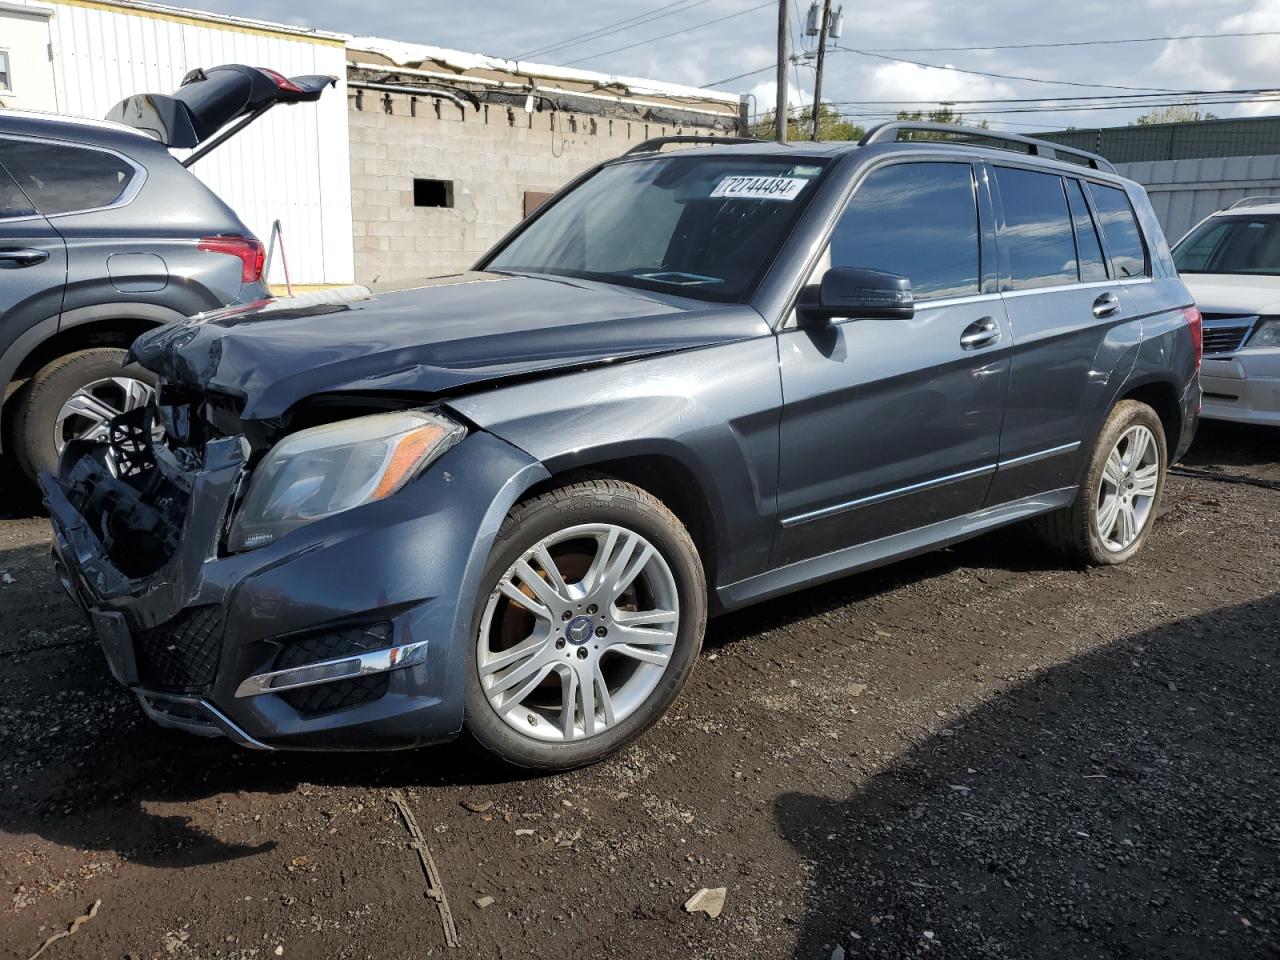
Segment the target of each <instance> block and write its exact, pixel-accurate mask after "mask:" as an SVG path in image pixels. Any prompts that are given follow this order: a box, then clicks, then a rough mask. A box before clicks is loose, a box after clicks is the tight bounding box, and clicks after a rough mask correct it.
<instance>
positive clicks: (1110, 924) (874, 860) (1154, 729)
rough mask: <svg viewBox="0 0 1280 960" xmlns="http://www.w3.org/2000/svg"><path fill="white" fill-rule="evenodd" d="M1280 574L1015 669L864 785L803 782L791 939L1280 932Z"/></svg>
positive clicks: (950, 951)
mask: <svg viewBox="0 0 1280 960" xmlns="http://www.w3.org/2000/svg"><path fill="white" fill-rule="evenodd" d="M1277 624H1280V594H1273V595H1271V596H1270V597H1268V598H1266V599H1264V600H1260V601H1257V602H1253V603H1247V604H1242V605H1239V606H1233V607H1227V608H1223V609H1220V610H1217V611H1213V612H1211V613H1206V614H1204V615H1201V616H1197V617H1194V618H1191V619H1187V620H1182V621H1178V622H1174V623H1170V624H1168V625H1166V626H1161V627H1159V628H1157V629H1153V630H1150V631H1147V632H1145V633H1142V634H1139V635H1135V636H1132V637H1129V638H1127V639H1125V640H1122V641H1118V642H1116V643H1113V644H1110V645H1108V646H1106V647H1104V648H1101V649H1099V650H1098V651H1096V652H1094V653H1090V654H1088V655H1085V656H1081V657H1079V658H1077V659H1075V660H1072V661H1069V662H1066V663H1062V664H1060V665H1057V666H1054V667H1052V668H1050V669H1048V670H1045V671H1044V672H1043V673H1041V674H1039V675H1038V676H1036V677H1035V678H1033V679H1031V680H1030V681H1027V682H1025V683H1021V684H1019V685H1017V686H1014V687H1012V688H1010V689H1008V690H1007V691H1005V692H1003V693H1001V694H1000V695H998V696H996V697H994V698H993V699H991V700H990V701H989V702H987V703H985V704H983V705H982V706H981V707H979V708H978V709H976V710H974V711H973V712H971V713H969V714H968V715H967V716H964V717H963V718H962V719H960V720H958V721H957V722H955V723H954V724H953V725H951V726H950V727H948V728H947V729H946V730H944V731H942V733H941V735H939V736H934V737H930V738H928V739H927V740H925V741H923V742H921V743H919V744H918V745H917V746H916V747H915V748H914V749H912V750H911V751H910V752H909V753H907V754H905V755H903V756H901V757H900V758H898V759H897V760H896V761H895V762H894V763H893V764H892V766H891V767H890V768H889V769H887V770H886V771H885V772H883V773H880V774H878V775H877V776H875V777H874V778H873V779H872V780H871V781H870V782H869V784H868V785H867V786H866V787H865V788H863V789H860V790H859V791H858V792H857V793H856V794H855V795H854V796H851V797H849V798H847V799H844V800H839V801H832V800H830V799H827V798H823V797H819V796H812V795H805V794H800V793H790V794H786V795H783V796H782V797H780V798H779V799H778V800H777V801H776V804H775V816H776V820H777V825H778V829H779V830H780V831H781V832H782V834H783V835H784V836H785V837H786V838H787V840H788V841H789V842H790V843H791V844H793V845H794V847H795V848H796V850H797V851H798V852H799V853H800V855H801V856H802V857H803V858H805V859H806V860H807V861H809V862H810V863H811V864H812V865H813V867H814V870H813V873H812V875H811V880H812V883H811V893H810V899H809V906H808V913H807V916H806V917H804V918H803V920H802V921H801V925H800V931H799V940H798V947H797V950H796V952H795V956H796V957H797V958H805V960H811V958H814V957H823V958H825V957H829V956H831V955H832V951H833V950H834V949H835V948H836V946H837V945H838V946H840V947H841V949H842V950H844V951H847V953H846V955H848V956H857V957H886V958H888V957H892V958H900V957H907V956H921V955H930V954H936V955H942V956H962V957H1006V956H1028V955H1035V956H1036V957H1057V956H1063V957H1071V958H1079V957H1108V958H1110V957H1154V956H1161V957H1187V958H1191V957H1195V958H1205V957H1224V958H1226V957H1230V958H1242V957H1246V956H1275V955H1276V954H1277V952H1280V822H1278V820H1277V817H1276V810H1277V802H1278V798H1280V753H1278V752H1277V750H1276V743H1277V738H1278V737H1280V670H1278V669H1277V659H1276V648H1277V641H1278V640H1280V627H1278V626H1277Z"/></svg>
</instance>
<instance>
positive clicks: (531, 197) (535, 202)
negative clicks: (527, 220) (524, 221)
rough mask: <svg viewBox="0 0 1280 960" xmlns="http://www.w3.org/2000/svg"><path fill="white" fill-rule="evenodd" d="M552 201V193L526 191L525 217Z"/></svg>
mask: <svg viewBox="0 0 1280 960" xmlns="http://www.w3.org/2000/svg"><path fill="white" fill-rule="evenodd" d="M550 199H551V194H550V193H542V192H540V191H538V190H526V191H525V192H524V215H525V216H526V217H527V216H528V215H529V214H531V213H533V211H535V210H537V209H538V208H539V207H540V206H542V205H543V204H544V203H546V202H547V201H548V200H550Z"/></svg>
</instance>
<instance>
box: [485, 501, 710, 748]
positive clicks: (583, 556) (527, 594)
mask: <svg viewBox="0 0 1280 960" xmlns="http://www.w3.org/2000/svg"><path fill="white" fill-rule="evenodd" d="M477 607H478V609H477V611H476V615H475V618H474V622H473V630H472V638H473V640H472V643H471V645H470V647H471V649H470V651H469V652H470V657H469V659H468V670H467V728H468V730H469V731H470V733H471V735H472V736H473V737H475V739H476V740H478V741H479V742H480V743H481V744H482V745H483V746H485V747H486V748H488V749H489V750H490V751H492V752H493V753H495V754H497V755H498V756H499V757H501V758H502V759H504V760H506V761H508V762H510V763H514V764H516V765H519V766H523V767H533V768H540V769H548V770H565V769H570V768H573V767H578V766H582V765H584V764H588V763H593V762H594V761H596V760H599V759H601V758H603V757H605V756H608V755H609V754H611V753H613V752H615V751H617V750H619V749H621V748H622V747H623V746H625V745H626V744H628V743H630V742H631V741H632V740H634V739H635V738H636V737H638V736H639V735H640V734H641V733H643V732H644V731H645V730H647V729H648V728H649V727H650V726H652V725H653V724H654V723H655V722H656V721H657V720H658V719H659V718H660V717H661V716H662V715H663V714H664V713H665V712H666V711H667V709H668V708H669V707H670V706H671V704H672V703H673V702H674V701H675V699H676V697H677V696H678V695H679V693H680V690H681V688H682V687H683V686H684V683H685V681H686V680H687V679H688V676H689V673H690V671H691V670H692V669H693V663H694V660H695V659H696V657H697V654H698V650H699V649H700V648H701V645H702V635H703V631H704V629H705V627H706V618H707V598H706V583H705V578H704V575H703V570H702V564H701V562H700V560H699V558H698V552H697V549H696V548H695V547H694V544H693V541H692V539H691V538H690V537H689V534H688V532H687V531H686V530H685V528H684V526H683V525H682V524H681V523H680V521H679V520H678V519H677V518H676V517H675V515H674V514H672V513H671V511H670V510H668V509H667V508H666V506H665V505H663V504H662V503H661V502H660V501H659V500H657V499H656V498H654V497H653V496H651V495H650V494H648V493H646V492H645V491H643V490H641V489H639V488H637V487H634V486H631V485H630V484H626V483H622V482H620V481H617V480H608V479H599V480H587V481H582V482H579V483H573V484H569V485H566V486H564V487H561V488H559V489H557V490H553V491H551V492H550V493H546V494H543V495H541V496H538V497H534V498H532V499H530V500H528V501H526V502H524V503H522V504H519V505H517V506H516V507H515V508H514V509H513V510H512V511H511V513H510V514H509V515H508V516H507V519H506V520H505V521H504V523H503V525H502V529H501V530H500V531H499V534H498V538H497V541H496V543H495V545H494V548H493V552H492V554H491V556H490V560H489V565H488V568H487V569H486V572H485V576H484V580H483V583H482V586H481V590H480V594H479V601H478V604H477Z"/></svg>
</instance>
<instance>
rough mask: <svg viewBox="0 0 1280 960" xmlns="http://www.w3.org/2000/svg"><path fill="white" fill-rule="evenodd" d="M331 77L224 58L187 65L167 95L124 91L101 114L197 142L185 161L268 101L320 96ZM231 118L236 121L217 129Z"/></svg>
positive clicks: (180, 142)
mask: <svg viewBox="0 0 1280 960" xmlns="http://www.w3.org/2000/svg"><path fill="white" fill-rule="evenodd" d="M336 83H337V78H336V77H328V76H303V77H286V76H284V75H282V74H279V73H277V72H276V71H274V70H268V69H266V68H264V67H246V66H244V65H243V64H239V63H229V64H224V65H223V66H220V67H210V68H209V69H208V70H202V69H196V70H192V71H191V72H190V73H188V74H187V75H186V76H185V77H183V78H182V84H181V85H180V86H179V87H178V89H177V90H176V91H175V92H174V93H173V94H170V95H166V94H162V93H139V94H134V95H133V96H131V97H126V98H125V99H124V100H121V101H120V102H119V103H117V104H116V105H115V106H114V107H112V108H111V110H110V111H108V113H107V116H106V119H108V120H114V121H115V122H117V123H123V124H127V125H128V126H131V127H136V128H137V129H139V130H142V131H145V132H146V133H149V134H150V135H152V136H153V137H156V138H157V139H158V140H159V141H160V142H161V143H163V144H164V145H165V146H166V147H170V148H172V149H182V150H190V149H195V148H197V147H198V148H199V149H196V150H195V152H194V153H192V154H191V155H189V156H188V157H186V158H185V159H184V160H183V161H182V163H183V165H184V166H190V165H191V164H193V163H194V162H195V161H196V160H199V159H200V158H201V157H202V156H204V155H205V154H206V153H208V152H209V151H210V150H212V149H214V148H215V147H217V146H218V145H219V144H221V143H223V142H225V141H226V140H228V139H230V138H231V137H232V136H234V135H235V134H237V133H239V132H240V131H241V130H243V129H244V128H245V127H246V126H248V125H249V124H250V123H252V122H253V121H254V120H256V119H258V117H260V116H262V115H263V114H264V113H266V112H267V111H268V110H270V109H271V108H272V107H274V106H276V105H278V104H282V103H285V104H291V103H306V102H310V101H313V100H319V99H320V94H322V93H323V92H324V89H325V87H330V86H333V85H334V84H336ZM231 123H234V124H235V126H233V127H231V128H230V129H226V130H224V131H223V132H222V133H221V134H219V133H218V131H220V130H223V128H224V127H226V126H227V125H228V124H231Z"/></svg>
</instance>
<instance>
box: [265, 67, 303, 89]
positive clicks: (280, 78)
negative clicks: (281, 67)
mask: <svg viewBox="0 0 1280 960" xmlns="http://www.w3.org/2000/svg"><path fill="white" fill-rule="evenodd" d="M258 69H259V70H261V71H262V72H263V73H265V74H266V75H267V76H268V77H270V78H271V79H272V80H274V81H275V82H276V86H277V87H279V88H280V89H281V90H287V91H288V92H289V93H306V91H305V90H303V89H302V88H301V87H300V86H298V85H297V84H296V83H294V82H293V81H292V80H290V79H289V78H288V77H286V76H285V75H284V74H283V73H277V72H276V71H275V70H271V69H268V68H267V67H259V68H258Z"/></svg>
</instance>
